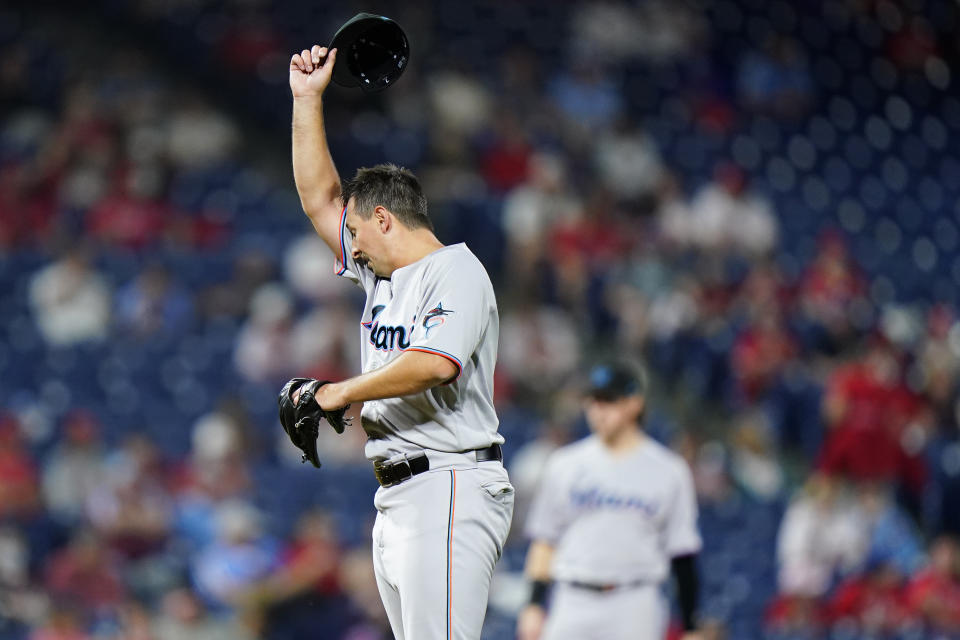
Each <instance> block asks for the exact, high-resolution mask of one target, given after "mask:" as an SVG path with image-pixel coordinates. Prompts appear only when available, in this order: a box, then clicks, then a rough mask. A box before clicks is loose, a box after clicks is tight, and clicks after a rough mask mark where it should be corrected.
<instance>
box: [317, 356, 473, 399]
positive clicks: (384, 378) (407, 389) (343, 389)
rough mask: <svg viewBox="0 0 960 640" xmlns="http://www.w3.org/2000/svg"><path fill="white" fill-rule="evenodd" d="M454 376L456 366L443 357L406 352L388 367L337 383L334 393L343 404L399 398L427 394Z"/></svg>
mask: <svg viewBox="0 0 960 640" xmlns="http://www.w3.org/2000/svg"><path fill="white" fill-rule="evenodd" d="M455 375H457V369H456V366H455V365H453V364H452V363H450V362H449V361H448V360H446V359H445V358H443V357H442V356H438V355H434V354H430V353H423V352H420V351H407V352H406V353H404V354H402V355H400V357H398V358H396V359H395V360H393V361H391V362H390V364H388V365H387V366H385V367H382V368H380V369H377V370H375V371H371V372H369V373H364V374H363V375H359V376H356V377H355V378H349V379H347V380H344V381H343V382H338V383H336V384H335V385H334V392H335V393H336V395H337V398H338V401H337V402H338V403H342V405H345V404H351V403H354V402H366V401H367V400H381V399H383V398H398V397H401V396H408V395H412V394H415V393H420V392H422V391H426V390H427V389H430V388H432V387H435V386H437V385H438V384H442V383H444V382H446V381H447V380H449V379H450V378H452V377H453V376H455ZM342 405H341V406H342Z"/></svg>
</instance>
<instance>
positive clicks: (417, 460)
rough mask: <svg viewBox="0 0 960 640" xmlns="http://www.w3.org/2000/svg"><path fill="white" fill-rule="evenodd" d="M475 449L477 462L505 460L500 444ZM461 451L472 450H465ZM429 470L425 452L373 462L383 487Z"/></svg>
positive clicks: (428, 461) (374, 469)
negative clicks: (394, 460) (388, 460)
mask: <svg viewBox="0 0 960 640" xmlns="http://www.w3.org/2000/svg"><path fill="white" fill-rule="evenodd" d="M473 451H475V452H476V454H477V462H489V461H491V460H503V449H501V448H500V445H499V444H492V445H490V446H489V447H487V448H486V449H473ZM461 453H471V452H470V451H463V452H461ZM429 470H430V460H429V459H428V458H427V454H425V453H418V454H417V455H415V456H407V457H405V458H404V459H403V460H398V461H397V462H391V463H386V462H381V461H379V460H377V461H375V462H374V463H373V473H374V475H376V476H377V482H379V483H380V486H381V487H392V486H394V485H396V484H400V483H401V482H403V481H404V480H408V479H410V478H412V477H413V476H415V475H417V474H419V473H423V472H424V471H429Z"/></svg>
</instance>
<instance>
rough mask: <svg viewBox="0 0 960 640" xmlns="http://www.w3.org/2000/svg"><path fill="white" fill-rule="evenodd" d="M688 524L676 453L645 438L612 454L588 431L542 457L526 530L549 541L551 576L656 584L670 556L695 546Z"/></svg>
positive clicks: (684, 472)
mask: <svg viewBox="0 0 960 640" xmlns="http://www.w3.org/2000/svg"><path fill="white" fill-rule="evenodd" d="M696 522H697V503H696V496H695V494H694V489H693V478H692V476H691V474H690V470H689V468H688V466H687V464H686V462H685V461H684V460H683V459H682V458H680V457H679V456H678V455H676V454H675V453H673V452H671V451H670V450H669V449H667V448H666V447H664V446H662V445H660V444H659V443H657V442H656V441H654V440H653V439H651V438H649V437H647V438H644V439H643V441H642V443H641V444H640V445H639V446H638V447H637V448H636V449H635V450H633V451H631V452H629V453H627V454H625V455H617V456H615V455H613V454H612V453H611V452H610V451H609V450H608V449H607V448H606V447H604V446H603V444H602V443H601V441H600V440H599V439H598V438H597V437H596V436H590V437H588V438H585V439H583V440H580V441H578V442H575V443H573V444H571V445H567V446H566V447H562V448H560V449H558V450H557V451H556V452H555V453H554V454H553V455H552V456H551V457H550V460H549V461H548V463H547V468H546V472H545V473H544V474H543V480H542V484H541V486H540V488H539V490H538V494H537V497H536V499H535V501H534V504H533V506H532V508H531V512H530V517H529V519H528V521H527V534H528V535H529V536H530V537H531V538H532V539H534V540H542V541H544V542H546V543H548V544H551V545H553V546H554V556H553V557H554V561H553V567H552V576H553V578H554V579H555V580H557V581H560V582H584V583H591V584H630V583H634V582H650V583H658V582H662V581H663V580H665V579H666V577H667V574H668V571H669V566H670V560H671V558H673V557H676V556H681V555H686V554H691V553H697V552H699V551H700V547H701V540H700V534H699V532H698V531H697V524H696Z"/></svg>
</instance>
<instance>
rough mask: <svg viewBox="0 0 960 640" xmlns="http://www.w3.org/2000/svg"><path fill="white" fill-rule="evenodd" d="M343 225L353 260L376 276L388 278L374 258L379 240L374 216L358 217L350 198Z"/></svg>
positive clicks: (387, 274)
mask: <svg viewBox="0 0 960 640" xmlns="http://www.w3.org/2000/svg"><path fill="white" fill-rule="evenodd" d="M344 225H345V226H346V227H347V231H349V232H350V238H351V242H350V252H351V254H352V255H353V259H354V260H356V261H357V262H358V263H360V264H365V265H367V266H368V267H370V269H371V270H372V271H373V272H374V273H375V274H377V275H378V276H389V275H390V274H389V273H385V272H384V271H383V265H380V264H378V260H377V258H376V256H377V255H379V252H378V250H377V247H378V243H379V241H380V239H381V238H380V235H381V234H380V232H379V228H378V224H377V219H376V216H370V217H369V218H367V219H366V220H364V219H363V218H361V217H360V216H358V215H357V214H356V212H355V211H354V202H353V198H351V199H350V202H348V203H347V215H346V220H344Z"/></svg>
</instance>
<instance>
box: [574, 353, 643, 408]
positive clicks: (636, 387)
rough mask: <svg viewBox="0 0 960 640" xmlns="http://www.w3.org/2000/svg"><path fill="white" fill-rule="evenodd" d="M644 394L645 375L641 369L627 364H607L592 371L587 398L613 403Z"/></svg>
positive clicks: (588, 382) (600, 365)
mask: <svg viewBox="0 0 960 640" xmlns="http://www.w3.org/2000/svg"><path fill="white" fill-rule="evenodd" d="M643 393H644V375H643V371H642V370H641V369H640V368H639V367H635V366H633V365H630V364H627V363H626V362H607V363H602V364H598V365H597V366H595V367H594V368H593V369H591V370H590V376H589V379H588V381H587V396H589V397H591V398H594V399H596V400H601V401H604V402H612V401H614V400H619V399H620V398H625V397H627V396H632V395H643Z"/></svg>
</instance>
